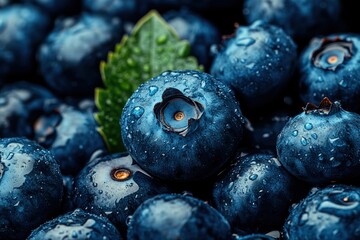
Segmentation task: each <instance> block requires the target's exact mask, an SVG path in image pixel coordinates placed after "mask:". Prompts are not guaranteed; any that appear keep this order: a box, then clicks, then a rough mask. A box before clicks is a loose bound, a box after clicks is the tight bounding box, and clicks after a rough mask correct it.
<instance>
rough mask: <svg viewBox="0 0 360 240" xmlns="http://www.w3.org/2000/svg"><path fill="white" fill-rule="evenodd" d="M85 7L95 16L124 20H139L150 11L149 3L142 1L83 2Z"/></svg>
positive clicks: (109, 0)
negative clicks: (101, 15)
mask: <svg viewBox="0 0 360 240" xmlns="http://www.w3.org/2000/svg"><path fill="white" fill-rule="evenodd" d="M83 7H84V9H85V10H86V11H89V12H92V13H95V14H103V15H106V16H114V17H120V18H121V19H124V20H137V19H138V18H139V17H141V16H142V15H144V14H145V13H146V11H147V10H149V7H148V1H141V0H132V1H129V0H83Z"/></svg>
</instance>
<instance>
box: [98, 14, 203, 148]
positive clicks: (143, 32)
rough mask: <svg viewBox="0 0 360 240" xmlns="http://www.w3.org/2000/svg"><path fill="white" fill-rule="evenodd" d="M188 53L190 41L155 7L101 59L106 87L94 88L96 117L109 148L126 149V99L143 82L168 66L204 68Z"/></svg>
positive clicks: (171, 67)
mask: <svg viewBox="0 0 360 240" xmlns="http://www.w3.org/2000/svg"><path fill="white" fill-rule="evenodd" d="M189 53H190V44H189V43H188V42H187V41H184V40H180V39H179V37H178V35H177V33H176V32H175V30H174V29H173V28H172V27H171V26H170V25H168V24H167V23H166V21H165V20H164V19H163V18H162V17H161V16H160V15H159V13H158V12H157V11H155V10H152V11H150V12H149V13H148V14H147V15H145V16H144V17H143V18H142V19H140V20H139V21H138V23H137V24H136V25H135V27H134V28H133V31H132V33H131V34H130V36H126V35H125V36H124V37H123V39H122V41H121V42H120V43H119V44H118V45H117V46H116V48H115V50H114V52H110V53H109V55H108V59H107V61H106V62H102V63H101V65H100V70H101V75H102V79H103V82H104V88H97V89H96V91H95V103H96V106H97V107H98V109H99V112H97V113H96V114H95V118H96V120H97V122H98V124H99V128H98V131H99V132H100V134H101V135H102V136H103V138H104V140H105V142H106V144H107V147H108V150H109V151H110V152H117V151H122V150H125V149H124V146H123V143H122V142H121V131H120V126H119V118H120V116H121V112H122V109H123V107H124V105H125V103H126V101H127V100H128V98H129V97H130V95H131V94H132V93H133V92H134V91H135V90H136V89H137V87H138V86H139V85H140V84H141V83H143V82H145V81H147V80H148V79H150V78H152V77H154V76H156V75H158V74H160V73H161V72H164V71H166V70H175V69H176V70H181V69H196V70H203V67H202V66H200V65H198V62H197V60H196V58H195V57H192V56H190V55H189ZM178 117H180V115H178V116H177V118H178Z"/></svg>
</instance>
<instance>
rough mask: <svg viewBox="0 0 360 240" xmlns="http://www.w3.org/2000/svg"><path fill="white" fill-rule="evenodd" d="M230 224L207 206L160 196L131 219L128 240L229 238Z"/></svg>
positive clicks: (179, 197) (174, 196)
mask: <svg viewBox="0 0 360 240" xmlns="http://www.w3.org/2000/svg"><path fill="white" fill-rule="evenodd" d="M230 236H231V233H230V225H229V223H228V222H227V221H226V219H225V218H224V217H223V216H222V215H221V214H220V213H219V212H218V211H216V210H215V209H214V208H212V207H211V206H210V205H208V204H207V203H205V202H203V201H201V200H199V199H197V198H193V197H190V196H185V195H180V194H160V195H158V196H155V197H153V198H151V199H148V200H146V201H145V202H144V203H142V204H141V205H140V206H139V207H138V208H137V209H136V211H135V213H134V214H133V216H132V217H131V220H130V224H129V229H128V234H127V238H128V240H135V239H137V240H142V239H144V240H145V239H167V240H175V239H194V240H195V239H214V240H215V239H216V240H221V239H224V240H225V239H229V238H230Z"/></svg>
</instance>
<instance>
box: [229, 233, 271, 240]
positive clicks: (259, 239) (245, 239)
mask: <svg viewBox="0 0 360 240" xmlns="http://www.w3.org/2000/svg"><path fill="white" fill-rule="evenodd" d="M233 239H234V240H275V239H276V238H274V237H272V236H269V235H266V234H261V233H257V234H256V233H255V234H248V235H244V236H236V235H235V237H233Z"/></svg>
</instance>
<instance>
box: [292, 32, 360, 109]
mask: <svg viewBox="0 0 360 240" xmlns="http://www.w3.org/2000/svg"><path fill="white" fill-rule="evenodd" d="M359 49H360V34H345V33H344V34H334V35H329V36H326V37H322V38H314V39H312V41H311V42H310V43H309V44H308V46H307V47H306V48H305V49H304V50H303V52H302V54H301V56H300V61H299V74H300V90H299V93H300V98H301V100H302V101H303V102H304V103H307V102H320V101H321V100H322V99H323V98H324V97H328V98H330V99H334V100H337V101H340V102H341V105H342V106H343V107H344V108H345V109H348V110H349V111H356V112H359V111H360V106H359V104H358V102H359V100H360V83H359V81H358V79H359V77H360V67H359V64H358V63H359V61H360V53H359V52H358V50H359Z"/></svg>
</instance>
